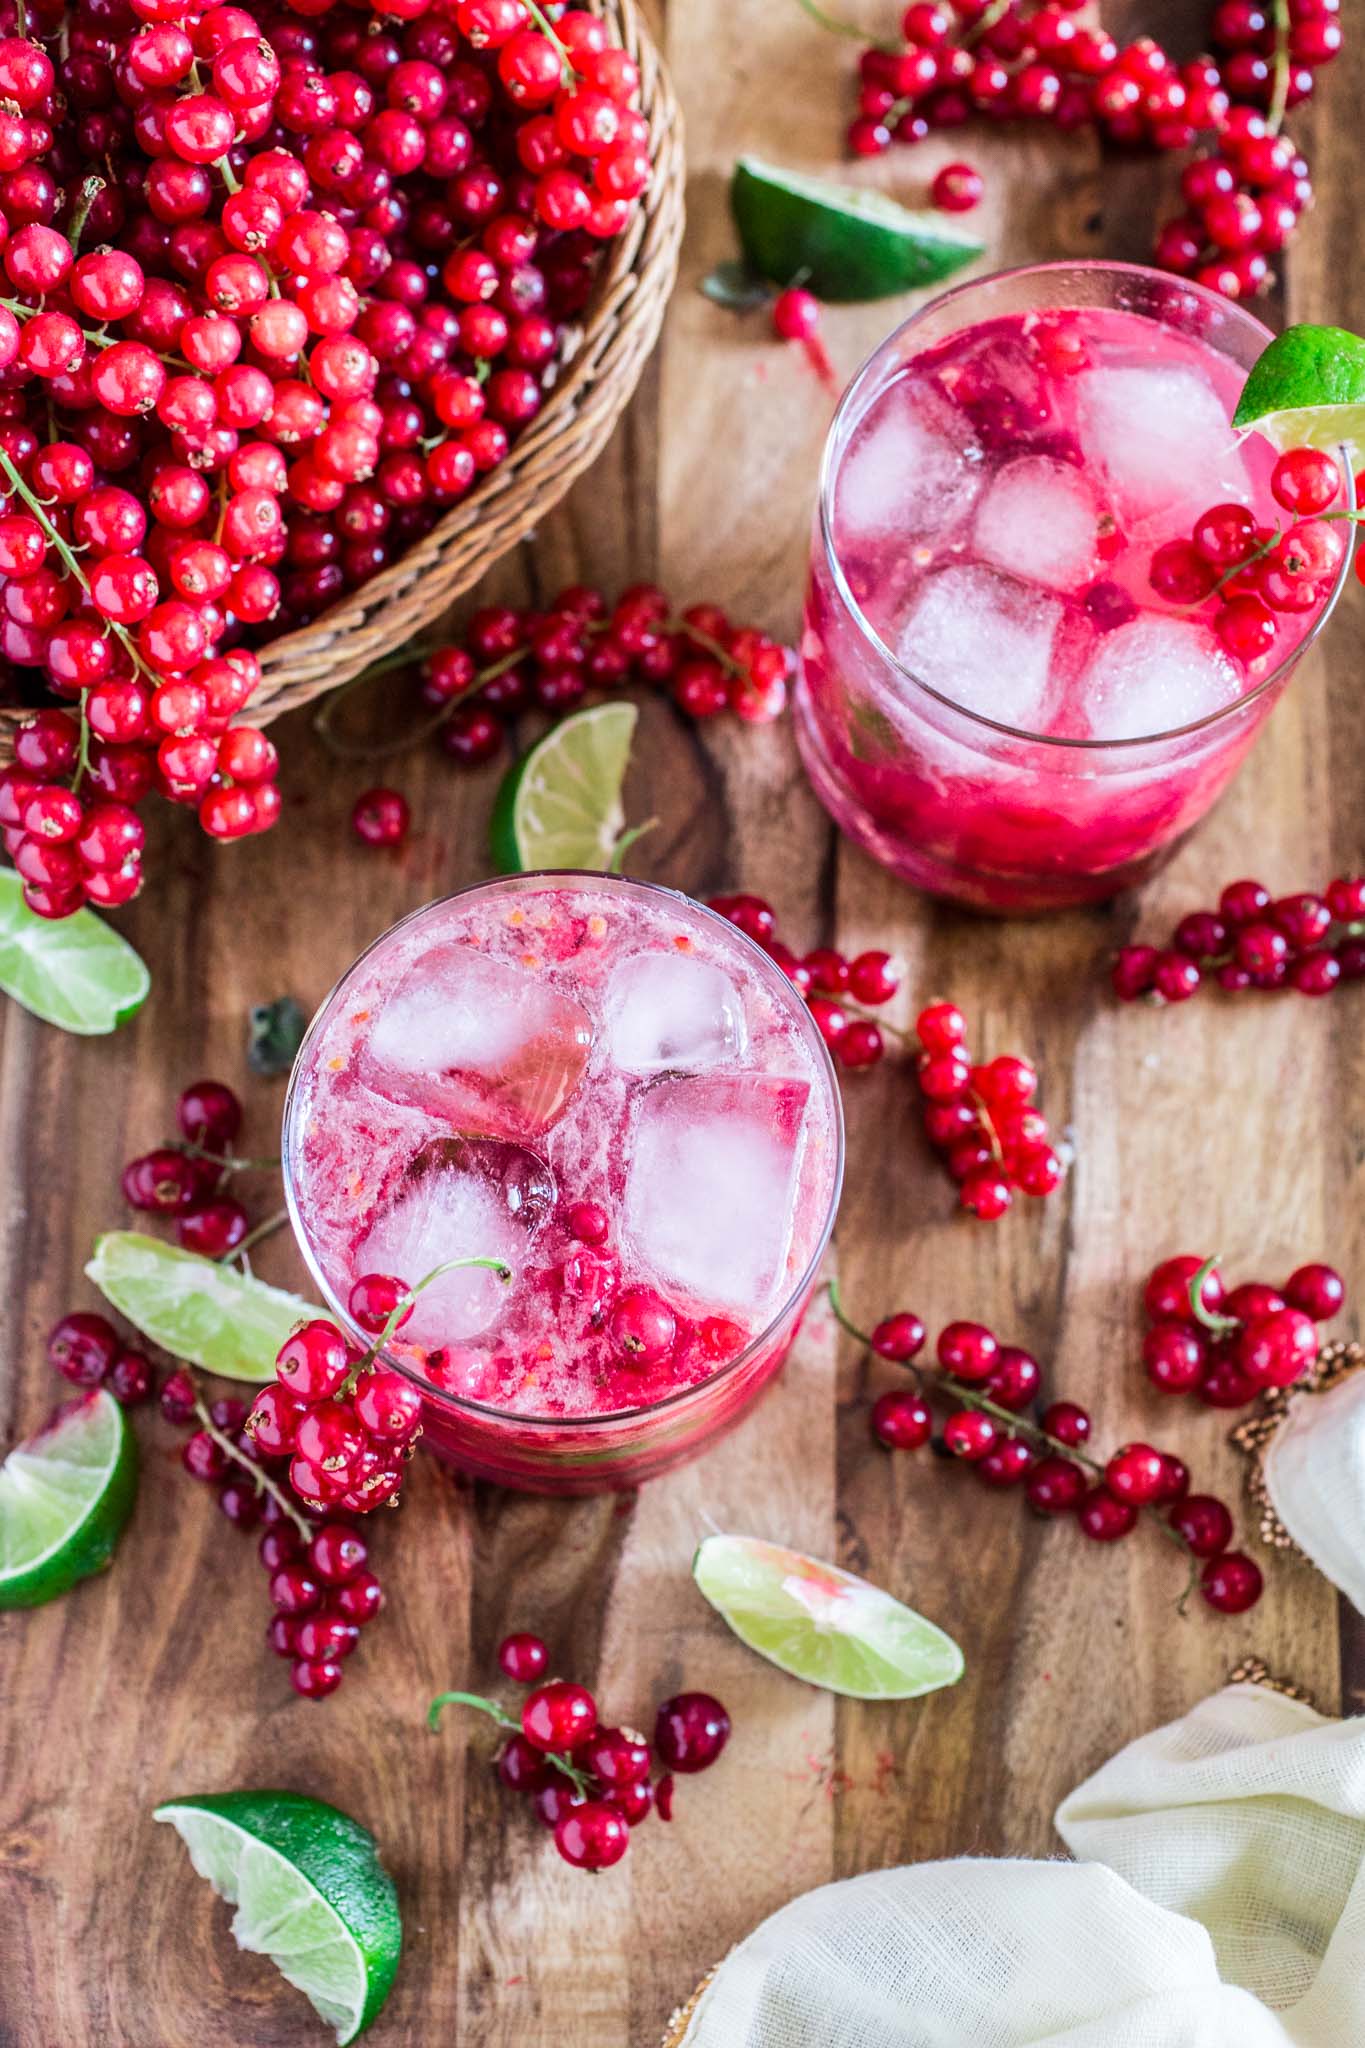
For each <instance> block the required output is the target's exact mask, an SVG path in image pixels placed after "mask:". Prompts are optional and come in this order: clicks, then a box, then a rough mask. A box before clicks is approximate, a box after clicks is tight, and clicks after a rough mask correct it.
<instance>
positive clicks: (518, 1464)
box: [284, 874, 843, 1493]
mask: <svg viewBox="0 0 1365 2048" xmlns="http://www.w3.org/2000/svg"><path fill="white" fill-rule="evenodd" d="M284 1158H285V1186H286V1193H287V1196H288V1200H289V1206H290V1212H291V1215H292V1217H293V1221H294V1227H295V1230H296V1232H297V1235H298V1238H299V1242H300V1244H301V1246H302V1248H303V1251H304V1255H305V1257H306V1258H307V1260H308V1263H309V1265H310V1267H311V1268H312V1271H313V1274H314V1277H315V1279H316V1281H317V1283H318V1285H319V1286H320V1287H321V1289H322V1291H323V1293H324V1295H325V1296H326V1298H327V1300H328V1302H329V1304H330V1305H331V1307H332V1309H333V1310H334V1311H335V1312H336V1314H337V1316H338V1317H339V1319H341V1320H343V1321H346V1322H349V1324H350V1327H351V1329H352V1330H353V1332H354V1333H355V1335H356V1337H357V1340H358V1341H362V1342H363V1341H364V1339H363V1335H362V1333H361V1332H360V1331H359V1330H358V1329H357V1328H356V1325H355V1323H354V1321H353V1320H351V1318H350V1317H349V1315H348V1303H349V1301H350V1295H351V1289H352V1287H353V1286H354V1284H355V1282H356V1281H357V1280H358V1279H360V1278H362V1277H363V1276H365V1275H369V1274H388V1275H393V1276H397V1277H398V1278H400V1279H401V1280H403V1281H404V1282H406V1283H407V1284H408V1285H409V1286H415V1285H416V1284H417V1283H418V1282H419V1281H421V1280H423V1279H424V1278H425V1277H426V1275H427V1274H429V1273H430V1272H432V1271H433V1269H434V1268H436V1267H437V1266H440V1265H442V1264H444V1263H445V1262H446V1261H448V1260H452V1259H460V1258H470V1257H484V1258H489V1259H500V1260H503V1261H505V1263H506V1265H507V1266H508V1267H509V1268H510V1269H511V1273H512V1279H511V1281H510V1282H504V1281H503V1280H502V1279H501V1278H500V1277H499V1276H498V1275H497V1273H495V1272H493V1271H490V1270H488V1269H487V1268H478V1267H465V1268H461V1269H459V1270H456V1271H454V1272H449V1273H446V1274H443V1275H442V1276H441V1277H440V1278H439V1279H437V1280H435V1281H434V1282H433V1283H432V1284H431V1285H430V1286H429V1287H427V1288H425V1289H423V1291H422V1292H421V1293H420V1294H419V1296H418V1298H417V1300H416V1302H415V1304H414V1306H413V1309H412V1313H411V1315H410V1316H409V1317H408V1318H407V1319H406V1320H405V1321H404V1323H403V1325H402V1327H401V1329H400V1331H399V1332H398V1335H397V1337H396V1338H394V1339H393V1340H392V1342H391V1347H390V1355H391V1361H392V1363H393V1364H394V1365H395V1366H397V1367H398V1369H399V1370H401V1371H402V1372H404V1373H406V1374H407V1375H409V1377H411V1378H412V1379H413V1380H414V1381H415V1382H416V1384H417V1385H418V1386H419V1387H420V1389H421V1392H422V1395H423V1399H424V1403H425V1412H424V1441H425V1443H426V1445H427V1446H428V1448H430V1449H432V1450H435V1451H436V1452H437V1454H438V1455H440V1456H442V1457H445V1458H448V1459H449V1460H451V1461H452V1462H453V1463H456V1464H458V1465H460V1466H462V1467H463V1468H464V1469H465V1470H467V1471H469V1472H472V1473H474V1474H476V1475H477V1476H479V1477H481V1478H487V1479H494V1480H498V1481H500V1482H502V1483H504V1484H506V1485H510V1486H520V1487H527V1488H531V1489H533V1490H536V1491H545V1492H555V1493H588V1492H597V1491H602V1490H605V1489H609V1488H619V1487H628V1486H635V1485H638V1484H639V1482H640V1481H641V1480H642V1479H645V1478H648V1477H650V1476H651V1475H652V1474H654V1473H656V1472H659V1471H662V1470H664V1469H666V1468H667V1467H668V1466H670V1465H673V1464H676V1463H678V1462H679V1461H680V1460H682V1459H684V1458H687V1457H691V1456H693V1455H694V1454H695V1453H696V1452H697V1451H699V1450H700V1449H701V1448H702V1446H703V1445H704V1444H705V1443H707V1442H708V1441H709V1440H710V1438H712V1437H713V1436H715V1435H716V1434H718V1433H719V1432H720V1431H721V1430H723V1429H725V1428H727V1427H728V1426H729V1425H730V1424H731V1423H733V1422H735V1421H736V1420H737V1419H738V1418H739V1416H740V1415H741V1414H742V1413H743V1412H744V1410H745V1409H746V1408H747V1407H748V1406H749V1404H750V1403H751V1402H752V1401H753V1400H754V1399H755V1398H756V1396H757V1395H758V1393H759V1392H760V1391H761V1390H762V1388H763V1387H765V1386H766V1385H767V1384H768V1382H769V1381H770V1380H771V1379H772V1377H773V1376H774V1374H775V1373H776V1372H777V1370H778V1368H779V1367H780V1365H781V1363H782V1360H783V1358H784V1357H785V1356H786V1353H787V1350H788V1347H789V1346H790V1344H791V1341H792V1338H793V1336H794V1335H795V1333H796V1328H797V1325H798V1323H799V1321H800V1319H801V1316H802V1314H803V1312H804V1310H805V1307H806V1304H807V1302H808V1300H809V1298H810V1294H811V1290H812V1287H813V1284H814V1279H815V1273H816V1268H817V1267H818V1265H819V1262H820V1257H821V1254H822V1252H823V1251H824V1247H825V1244H826V1242H827V1240H828V1237H829V1232H830V1228H831V1225H832V1223H833V1220H834V1211H835V1207H836V1204H837V1201H838V1195H839V1186H840V1178H841V1174H842V1167H843V1126H842V1120H841V1115H840V1108H839V1096H838V1090H837V1088H836V1086H835V1084H834V1078H833V1070H832V1068H831V1066H830V1062H829V1056H828V1054H827V1053H826V1051H825V1048H824V1045H823V1043H822V1041H821V1039H820V1036H819V1033H818V1032H817V1031H816V1029H815V1027H814V1024H813V1023H812V1021H811V1018H810V1014H809V1012H808V1010H807V1009H806V1006H805V1004H804V1002H803V1001H802V1000H801V999H800V997H799V996H798V995H797V994H796V992H795V990H794V989H793V987H792V985H791V983H790V982H789V981H788V979H787V977H786V976H785V975H784V974H783V973H782V972H781V971H780V970H779V969H778V968H777V967H776V966H775V965H774V964H773V962H772V961H771V960H769V959H768V958H767V956H766V955H765V954H764V953H762V952H761V951H760V949H759V948H758V947H757V946H755V945H754V944H753V943H752V942H751V941H750V940H748V939H746V938H745V937H744V935H743V934H742V933H741V932H739V931H738V930H736V928H735V927H734V926H733V925H731V924H729V923H728V922H727V921H726V920H724V919H723V918H720V917H717V916H716V915H715V914H714V913H713V912H711V911H708V910H705V909H703V908H702V907H701V906H700V905H699V904H696V903H693V902H692V901H691V900H690V899H689V898H687V897H685V896H681V895H678V894H676V893H675V892H674V891H672V890H668V889H661V888H656V887H653V886H650V885H647V884H644V883H639V882H632V881H627V880H624V879H620V878H616V877H603V876H598V875H577V874H563V875H525V876H515V877H512V878H510V879H508V880H505V881H499V882H490V883H483V884H479V885H477V886H475V887H473V888H471V889H466V890H464V891H462V892H461V893H460V894H459V895H456V896H452V897H449V898H447V899H446V900H445V901H444V902H440V903H434V904H431V905H429V906H428V907H426V908H425V909H423V910H419V911H416V912H414V914H413V915H412V916H411V917H408V918H406V919H405V920H404V921H403V922H402V923H401V924H399V925H396V926H395V927H394V928H393V930H392V931H390V932H388V933H386V934H385V935H384V937H382V938H381V939H379V940H377V941H376V943H375V944H374V945H373V946H372V947H371V948H370V949H369V951H368V952H367V953H365V954H363V955H362V957H361V958H360V960H359V961H357V963H356V964H355V966H354V967H353V968H351V970H350V971H349V973H347V974H346V975H345V976H344V977H343V978H342V980H341V981H340V982H339V983H338V985H337V987H336V988H335V989H334V990H333V991H332V994H331V995H330V996H329V997H328V998H327V1001H326V1002H325V1003H324V1004H323V1006H322V1008H321V1010H320V1011H319V1013H318V1015H317V1017H316V1018H315V1019H314V1021H313V1024H312V1026H311V1028H310V1030H309V1033H308V1036H307V1038H306V1039H305V1041H304V1044H303V1047H302V1049H301V1050H300V1053H299V1057H298V1061H297V1064H296V1066H295V1069H294V1075H293V1079H292V1081H291V1083H290V1089H289V1098H288V1101H287V1103H286V1106H285V1128H284Z"/></svg>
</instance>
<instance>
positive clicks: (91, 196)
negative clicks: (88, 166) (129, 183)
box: [66, 174, 104, 255]
mask: <svg viewBox="0 0 1365 2048" xmlns="http://www.w3.org/2000/svg"><path fill="white" fill-rule="evenodd" d="M103 190H104V180H103V178H101V177H99V176H98V175H97V174H96V175H92V176H91V177H88V178H85V179H83V180H82V182H81V190H80V197H79V198H78V199H77V201H76V204H75V206H74V207H73V208H72V211H71V219H70V221H69V222H68V224H67V229H66V239H67V241H68V242H69V243H70V244H71V250H72V254H73V255H74V254H77V253H79V250H80V246H81V231H82V229H83V228H84V226H85V223H86V221H87V220H88V219H89V217H90V209H91V207H92V206H93V205H94V203H95V201H96V200H97V199H98V198H99V196H100V193H101V192H103Z"/></svg>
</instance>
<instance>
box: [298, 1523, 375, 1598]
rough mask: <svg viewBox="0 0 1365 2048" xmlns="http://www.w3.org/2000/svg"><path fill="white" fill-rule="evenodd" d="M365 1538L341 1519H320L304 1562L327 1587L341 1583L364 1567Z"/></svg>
mask: <svg viewBox="0 0 1365 2048" xmlns="http://www.w3.org/2000/svg"><path fill="white" fill-rule="evenodd" d="M368 1555H369V1550H368V1547H367V1545H366V1542H365V1538H364V1537H363V1536H361V1535H359V1534H358V1533H357V1532H356V1531H355V1530H354V1529H352V1528H349V1527H348V1526H347V1525H346V1523H345V1522H324V1523H323V1525H322V1527H321V1528H320V1529H319V1530H317V1532H316V1533H315V1535H314V1536H313V1539H312V1541H311V1543H310V1544H309V1546H308V1562H309V1564H310V1565H311V1566H312V1568H313V1570H314V1572H315V1573H316V1574H317V1576H318V1578H320V1579H324V1580H325V1581H326V1582H327V1584H328V1585H329V1586H344V1585H346V1584H347V1583H348V1582H349V1581H350V1580H352V1579H355V1578H358V1577H359V1575H360V1573H361V1572H362V1571H363V1570H364V1568H365V1561H366V1558H367V1557H368Z"/></svg>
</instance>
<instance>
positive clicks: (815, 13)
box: [796, 0, 900, 52]
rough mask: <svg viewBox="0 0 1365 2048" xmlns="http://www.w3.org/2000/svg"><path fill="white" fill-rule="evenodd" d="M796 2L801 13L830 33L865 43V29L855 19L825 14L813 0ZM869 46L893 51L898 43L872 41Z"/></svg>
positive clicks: (866, 38)
mask: <svg viewBox="0 0 1365 2048" xmlns="http://www.w3.org/2000/svg"><path fill="white" fill-rule="evenodd" d="M796 4H797V6H798V7H799V8H800V9H801V11H802V13H803V14H808V15H809V16H810V18H811V20H812V21H814V22H818V23H819V25H820V27H821V28H825V29H828V30H829V32H830V34H831V35H834V36H852V37H854V39H855V40H856V41H857V42H860V43H863V44H866V43H867V41H868V35H867V30H866V29H862V28H859V26H858V24H857V22H856V21H840V20H838V19H837V18H836V17H835V16H834V15H832V14H826V13H825V10H824V8H823V7H817V6H816V4H815V0H796ZM870 47H871V48H872V49H874V50H887V51H891V52H895V51H897V50H898V49H899V48H900V45H899V43H893V42H890V41H887V42H876V41H874V42H872V44H871V46H870Z"/></svg>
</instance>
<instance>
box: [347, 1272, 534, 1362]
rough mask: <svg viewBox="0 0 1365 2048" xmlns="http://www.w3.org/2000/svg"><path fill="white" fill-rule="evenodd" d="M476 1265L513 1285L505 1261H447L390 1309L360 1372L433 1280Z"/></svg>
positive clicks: (503, 1282)
mask: <svg viewBox="0 0 1365 2048" xmlns="http://www.w3.org/2000/svg"><path fill="white" fill-rule="evenodd" d="M472 1266H479V1267H482V1268H484V1269H485V1270H486V1271H487V1272H490V1273H496V1274H497V1275H498V1278H499V1279H500V1280H501V1281H502V1284H503V1286H504V1287H508V1286H510V1285H511V1281H512V1268H511V1267H510V1266H509V1265H508V1263H507V1261H506V1260H505V1259H487V1258H468V1259H443V1260H442V1261H441V1264H440V1265H439V1266H433V1267H432V1269H431V1271H430V1272H429V1273H428V1274H427V1275H426V1276H425V1278H423V1279H421V1280H419V1281H418V1282H417V1285H416V1286H415V1287H410V1288H409V1289H408V1291H407V1293H406V1294H403V1295H400V1296H399V1298H398V1300H397V1301H396V1302H395V1303H394V1305H393V1307H392V1308H391V1309H390V1310H389V1313H388V1316H387V1318H386V1320H385V1323H384V1327H383V1329H382V1330H381V1331H380V1332H379V1335H378V1336H377V1337H376V1338H375V1340H374V1342H373V1343H372V1344H371V1346H370V1348H369V1350H368V1351H367V1352H366V1354H365V1356H364V1358H362V1359H361V1361H360V1364H359V1365H358V1366H357V1367H356V1372H358V1373H360V1372H364V1371H365V1370H366V1368H367V1367H368V1366H371V1365H373V1364H374V1362H375V1360H376V1358H378V1357H379V1356H380V1354H381V1353H382V1352H383V1350H384V1349H385V1347H386V1345H387V1344H388V1342H389V1340H390V1338H391V1337H392V1336H393V1334H394V1332H395V1331H396V1330H397V1329H398V1326H399V1324H400V1323H402V1322H403V1320H404V1319H405V1318H406V1317H407V1316H408V1315H409V1314H410V1313H411V1311H412V1306H413V1303H414V1302H415V1301H416V1299H417V1297H418V1295H419V1294H422V1293H424V1292H425V1291H426V1289H427V1288H428V1287H430V1286H431V1284H432V1282H433V1280H440V1279H442V1278H443V1277H444V1275H445V1274H447V1273H458V1272H464V1271H466V1270H467V1269H468V1268H470V1267H472ZM352 1377H354V1375H352Z"/></svg>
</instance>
